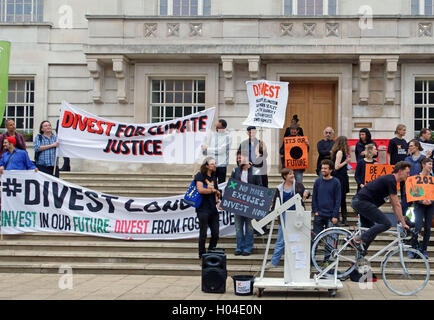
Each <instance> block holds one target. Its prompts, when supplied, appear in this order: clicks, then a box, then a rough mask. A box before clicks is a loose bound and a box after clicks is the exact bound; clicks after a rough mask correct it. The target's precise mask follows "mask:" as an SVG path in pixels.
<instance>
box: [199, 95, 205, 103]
mask: <svg viewBox="0 0 434 320" xmlns="http://www.w3.org/2000/svg"><path fill="white" fill-rule="evenodd" d="M197 98H198V101H197V102H198V103H205V93H199V94H198V97H197Z"/></svg>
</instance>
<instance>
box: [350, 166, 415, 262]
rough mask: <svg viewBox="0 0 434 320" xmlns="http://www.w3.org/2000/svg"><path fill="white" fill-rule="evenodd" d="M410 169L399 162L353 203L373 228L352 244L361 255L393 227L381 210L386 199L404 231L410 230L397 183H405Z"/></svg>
mask: <svg viewBox="0 0 434 320" xmlns="http://www.w3.org/2000/svg"><path fill="white" fill-rule="evenodd" d="M410 167H411V164H410V163H408V162H405V161H401V162H398V163H397V164H396V165H395V168H394V169H393V173H392V174H388V175H385V176H381V177H378V178H377V179H375V180H374V181H371V182H369V183H367V184H366V185H365V186H364V187H363V188H362V189H361V190H360V192H359V193H357V194H356V195H355V196H354V198H353V200H352V201H351V207H353V209H354V210H355V211H356V213H357V214H359V215H360V216H363V217H365V218H366V219H368V220H370V221H371V222H372V226H371V227H370V228H369V229H368V230H367V231H366V232H364V233H362V235H361V236H358V237H356V239H355V241H353V242H352V245H353V246H354V247H355V248H356V249H357V250H358V251H359V252H360V254H362V255H365V254H366V252H367V249H368V248H369V245H370V244H371V243H372V241H374V239H375V237H376V236H377V235H378V234H379V233H381V232H383V231H386V230H388V229H389V228H390V227H391V226H392V223H391V222H390V220H389V219H388V218H387V217H386V216H385V215H384V214H383V212H381V210H380V209H379V207H380V206H382V205H383V204H384V202H385V201H386V200H385V199H386V198H388V197H389V199H390V203H391V204H392V209H393V212H394V214H395V216H396V217H397V219H398V222H401V224H402V226H403V228H404V229H407V228H408V226H407V224H406V223H405V219H404V216H403V214H402V208H401V204H400V202H399V199H398V191H397V183H399V182H405V180H406V179H407V177H408V175H409V173H410Z"/></svg>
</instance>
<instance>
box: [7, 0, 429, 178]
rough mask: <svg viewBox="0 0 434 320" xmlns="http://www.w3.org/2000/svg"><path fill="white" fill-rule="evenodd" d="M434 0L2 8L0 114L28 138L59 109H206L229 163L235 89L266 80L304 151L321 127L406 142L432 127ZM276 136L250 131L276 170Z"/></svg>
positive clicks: (236, 132) (144, 112)
mask: <svg viewBox="0 0 434 320" xmlns="http://www.w3.org/2000/svg"><path fill="white" fill-rule="evenodd" d="M433 2H434V1H432V0H383V1H374V0H363V1H362V0H267V1H263V0H262V1H259V0H237V1H229V0H128V1H126V0H90V1H89V0H88V1H84V0H74V1H67V0H31V1H23V0H13V1H9V0H0V3H1V6H0V16H1V19H0V39H3V40H9V41H11V42H12V52H11V62H10V82H9V84H10V85H9V99H8V104H7V112H8V113H7V115H6V117H8V118H15V119H16V122H17V126H18V127H19V128H21V129H23V130H27V131H30V132H34V133H36V132H37V131H38V129H39V123H40V122H41V121H42V120H44V119H49V120H51V122H52V123H55V122H56V120H57V119H58V117H59V108H60V103H61V101H62V100H66V101H68V102H69V103H71V104H73V105H76V106H78V107H80V108H83V109H85V110H88V111H89V112H92V113H94V114H97V115H99V116H101V117H105V118H110V119H114V120H117V121H124V122H134V123H147V122H155V121H162V120H168V119H173V118H174V117H177V116H182V115H186V114H188V113H191V112H195V111H198V110H202V109H204V108H208V107H212V106H215V107H217V113H216V119H217V118H224V119H226V120H227V122H228V125H229V128H230V129H231V131H232V132H233V145H232V149H233V152H232V153H233V155H232V157H231V161H232V162H233V163H234V158H235V151H236V149H237V148H238V145H239V143H240V142H241V141H242V140H244V139H246V138H247V135H246V132H245V127H244V126H243V125H242V122H243V120H244V119H245V118H246V116H247V113H248V101H247V94H246V85H245V82H246V81H248V80H252V79H267V80H281V81H288V82H289V83H290V98H289V101H288V108H287V119H286V124H289V122H290V119H291V118H292V115H293V114H297V115H298V117H299V119H300V125H301V127H302V128H303V130H304V132H305V134H306V135H307V136H308V138H309V140H310V141H311V145H313V146H315V145H316V142H317V141H318V140H319V139H321V138H322V131H323V129H324V127H325V126H328V125H331V126H333V127H334V128H335V130H336V132H337V135H345V136H347V137H349V138H357V137H358V132H359V130H360V128H363V127H367V128H369V129H370V130H371V132H372V135H373V137H374V138H381V139H383V138H384V139H385V138H392V137H393V136H394V134H393V132H394V130H395V127H396V125H397V124H399V123H404V124H405V125H406V126H407V136H406V139H407V140H408V139H411V138H413V137H414V136H415V134H417V133H418V131H419V130H420V129H421V128H422V127H428V126H431V127H434V45H433V43H434V42H433V41H434V38H433V22H434V16H433ZM11 3H12V4H13V5H11ZM29 3H30V4H29ZM20 4H21V6H20ZM29 6H30V7H29ZM20 10H21V11H20ZM283 131H284V130H277V129H264V130H263V131H262V132H260V135H261V136H262V138H263V139H264V141H265V142H266V144H267V145H268V148H269V150H270V151H271V152H270V159H269V163H271V164H272V165H274V166H276V167H277V166H278V165H279V155H278V148H279V147H280V144H281V137H282V135H283ZM30 145H31V144H29V149H31V148H30ZM315 149H316V148H315V147H312V148H311V151H310V156H311V159H312V162H315V161H316V150H315ZM30 152H31V151H30ZM72 166H73V170H78V171H88V168H89V166H91V167H92V168H93V169H92V170H96V171H103V170H109V171H117V170H120V169H122V170H131V171H147V170H153V169H155V166H149V165H148V166H144V165H141V164H130V165H128V166H125V164H119V163H89V161H82V160H79V159H73V160H72ZM158 168H161V166H159V167H158ZM174 170H175V169H174Z"/></svg>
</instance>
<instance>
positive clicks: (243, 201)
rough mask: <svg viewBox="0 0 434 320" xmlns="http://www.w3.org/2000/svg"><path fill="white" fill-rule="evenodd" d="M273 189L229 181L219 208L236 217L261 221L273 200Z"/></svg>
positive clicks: (233, 180)
mask: <svg viewBox="0 0 434 320" xmlns="http://www.w3.org/2000/svg"><path fill="white" fill-rule="evenodd" d="M274 193H275V190H274V189H268V188H265V187H261V186H257V185H254V184H248V183H244V182H241V181H239V180H235V179H232V178H231V179H229V181H228V183H227V185H226V189H225V192H224V195H223V199H222V202H221V204H220V205H221V207H222V209H223V210H225V211H227V212H231V213H234V214H236V215H240V216H244V217H247V218H252V219H256V220H261V219H262V218H264V217H265V216H266V215H267V214H268V212H269V210H270V206H271V202H272V201H273V198H274Z"/></svg>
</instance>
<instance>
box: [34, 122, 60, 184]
mask: <svg viewBox="0 0 434 320" xmlns="http://www.w3.org/2000/svg"><path fill="white" fill-rule="evenodd" d="M58 145H59V143H58V142H57V137H56V136H55V135H54V134H53V128H52V127H51V123H50V121H47V120H45V121H42V122H41V124H40V126H39V134H38V135H37V136H36V138H35V140H34V141H33V147H34V148H35V162H36V167H38V169H39V171H42V172H44V173H46V174H50V175H54V176H55V177H57V178H58V177H59V167H58V166H57V165H56V169H55V170H54V166H55V164H56V148H57V146H58ZM53 172H54V173H53Z"/></svg>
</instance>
